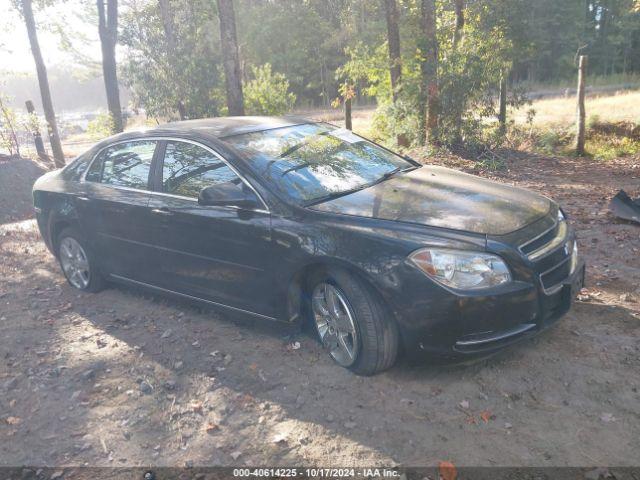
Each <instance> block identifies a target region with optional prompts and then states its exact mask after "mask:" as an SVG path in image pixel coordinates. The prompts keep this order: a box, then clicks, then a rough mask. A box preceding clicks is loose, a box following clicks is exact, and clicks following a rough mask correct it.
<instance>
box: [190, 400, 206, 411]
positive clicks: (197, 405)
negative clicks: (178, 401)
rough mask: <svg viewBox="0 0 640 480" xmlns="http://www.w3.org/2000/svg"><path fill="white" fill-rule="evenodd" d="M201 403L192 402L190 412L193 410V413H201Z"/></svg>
mask: <svg viewBox="0 0 640 480" xmlns="http://www.w3.org/2000/svg"><path fill="white" fill-rule="evenodd" d="M202 408H203V407H202V402H193V403H192V404H191V410H193V413H202Z"/></svg>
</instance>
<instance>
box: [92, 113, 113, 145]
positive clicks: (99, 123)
mask: <svg viewBox="0 0 640 480" xmlns="http://www.w3.org/2000/svg"><path fill="white" fill-rule="evenodd" d="M114 130H115V123H114V121H113V117H112V116H111V114H110V113H101V114H100V115H98V116H97V117H96V118H94V119H93V120H91V121H90V122H89V124H88V125H87V134H88V135H89V136H90V137H91V138H92V139H93V140H100V139H102V138H105V137H108V136H109V135H111V134H112V133H113V132H114Z"/></svg>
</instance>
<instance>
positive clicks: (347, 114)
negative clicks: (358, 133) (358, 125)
mask: <svg viewBox="0 0 640 480" xmlns="http://www.w3.org/2000/svg"><path fill="white" fill-rule="evenodd" d="M344 128H346V129H347V130H353V128H352V124H351V97H350V96H347V98H345V99H344Z"/></svg>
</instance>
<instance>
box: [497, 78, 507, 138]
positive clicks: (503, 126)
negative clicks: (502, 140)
mask: <svg viewBox="0 0 640 480" xmlns="http://www.w3.org/2000/svg"><path fill="white" fill-rule="evenodd" d="M499 104H500V107H499V111H498V122H499V123H500V135H504V134H505V133H506V132H507V74H506V73H505V72H502V75H501V77H500V99H499Z"/></svg>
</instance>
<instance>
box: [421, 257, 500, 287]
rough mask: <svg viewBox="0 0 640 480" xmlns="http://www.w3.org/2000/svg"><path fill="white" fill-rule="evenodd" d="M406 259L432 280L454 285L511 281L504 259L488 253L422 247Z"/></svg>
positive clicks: (462, 285)
mask: <svg viewBox="0 0 640 480" xmlns="http://www.w3.org/2000/svg"><path fill="white" fill-rule="evenodd" d="M409 260H410V261H411V263H413V265H415V266H416V267H418V268H419V269H420V270H422V271H423V272H424V273H425V274H427V275H428V276H429V277H431V278H432V279H434V280H435V281H436V282H439V283H441V284H443V285H446V286H448V287H451V288H455V289H460V290H477V289H481V288H490V287H495V286H497V285H501V284H503V283H507V282H510V281H511V274H510V273H509V268H508V267H507V265H506V264H505V263H504V261H502V259H501V258H500V257H498V256H496V255H491V254H489V253H480V252H466V251H461V250H445V249H439V248H423V249H420V250H417V251H415V252H413V253H412V254H411V255H409Z"/></svg>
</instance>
